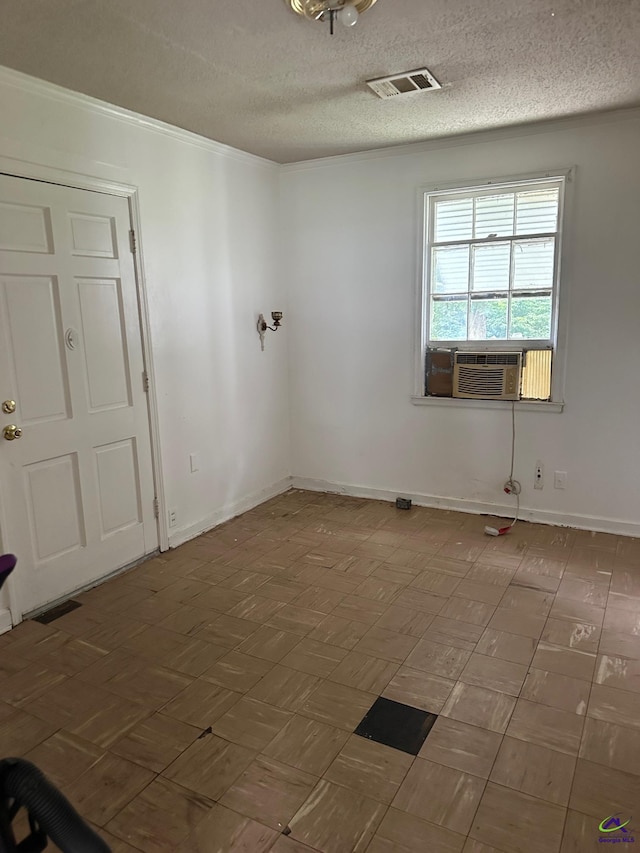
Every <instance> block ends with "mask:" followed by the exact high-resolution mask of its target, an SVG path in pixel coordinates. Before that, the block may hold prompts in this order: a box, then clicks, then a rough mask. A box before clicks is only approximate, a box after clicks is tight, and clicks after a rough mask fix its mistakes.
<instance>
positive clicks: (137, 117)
mask: <svg viewBox="0 0 640 853" xmlns="http://www.w3.org/2000/svg"><path fill="white" fill-rule="evenodd" d="M0 84H4V85H7V86H10V87H12V88H14V89H19V90H21V91H22V92H28V93H29V94H32V95H39V96H41V97H44V98H47V99H48V100H50V101H57V102H58V103H64V104H70V105H72V106H75V107H79V108H80V109H83V110H86V111H88V112H92V113H95V114H97V115H102V116H108V117H109V118H113V119H116V120H117V121H121V122H123V124H128V125H133V126H134V127H138V128H143V129H144V130H149V131H151V132H152V133H157V134H159V135H161V136H165V137H168V138H169V139H174V140H176V141H178V142H183V143H187V144H188V145H192V146H193V147H194V148H199V149H200V150H202V151H209V152H212V153H214V154H220V155H221V156H223V157H228V158H231V159H233V160H239V161H240V162H242V163H251V164H253V165H255V166H263V167H264V166H268V167H270V168H273V167H277V166H278V165H279V164H278V163H276V162H275V161H273V160H268V159H266V158H265V157H259V156H258V155H257V154H250V153H249V152H248V151H241V150H240V149H239V148H233V147H232V146H231V145H225V144H224V143H222V142H216V141H215V140H213V139H208V138H207V137H206V136H200V134H198V133H193V132H192V131H190V130H184V129H183V128H181V127H176V126H175V125H172V124H168V123H167V122H164V121H160V120H159V119H155V118H150V117H149V116H144V115H142V114H140V113H135V112H133V111H132V110H127V109H125V108H124V107H118V106H116V105H115V104H109V103H107V102H106V101H101V100H99V99H98V98H92V97H91V96H90V95H84V94H82V93H81V92H74V91H72V90H71V89H65V88H64V87H63V86H58V85H57V84H55V83H49V82H48V81H47V80H41V79H40V78H38V77H31V76H30V75H29V74H24V73H23V72H22V71H15V70H14V69H13V68H7V67H6V66H2V65H0Z"/></svg>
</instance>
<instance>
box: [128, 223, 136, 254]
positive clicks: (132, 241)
mask: <svg viewBox="0 0 640 853" xmlns="http://www.w3.org/2000/svg"><path fill="white" fill-rule="evenodd" d="M129 247H130V248H131V254H132V255H135V253H136V232H135V231H134V230H133V228H132V229H131V231H129Z"/></svg>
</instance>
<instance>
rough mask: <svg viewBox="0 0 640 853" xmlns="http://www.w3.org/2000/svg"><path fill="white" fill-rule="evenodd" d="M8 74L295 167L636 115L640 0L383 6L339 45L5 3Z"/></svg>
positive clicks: (89, 3)
mask: <svg viewBox="0 0 640 853" xmlns="http://www.w3.org/2000/svg"><path fill="white" fill-rule="evenodd" d="M0 64H2V65H7V66H9V67H11V68H15V69H18V70H20V71H23V72H26V73H27V74H31V75H33V76H35V77H40V78H43V79H45V80H49V81H51V82H54V83H57V84H59V85H61V86H66V87H67V88H69V89H73V90H75V91H78V92H84V93H86V94H88V95H92V96H94V97H96V98H101V99H102V100H104V101H108V102H110V103H112V104H117V105H119V106H122V107H126V108H128V109H130V110H134V111H136V112H139V113H143V114H145V115H148V116H152V117H154V118H158V119H161V120H163V121H166V122H169V123H171V124H174V125H177V126H179V127H183V128H186V129H188V130H191V131H194V132H196V133H199V134H202V135H203V136H207V137H209V138H211V139H215V140H217V141H219V142H223V143H226V144H228V145H232V146H234V147H236V148H239V149H242V150H244V151H250V152H253V153H254V154H259V155H261V156H263V157H268V158H269V159H272V160H275V161H277V162H280V163H288V162H293V161H297V160H305V159H309V158H315V157H324V156H329V155H334V154H342V153H347V152H353V151H363V150H367V149H372V148H379V147H383V146H388V145H395V144H401V143H408V142H417V141H421V140H425V139H430V138H434V137H442V136H450V135H454V134H459V133H468V132H470V131H475V130H484V129H487V128H492V127H504V126H506V125H513V124H522V123H525V122H534V121H540V120H543V119H548V118H555V117H560V116H568V115H576V114H583V113H587V112H593V111H601V110H609V109H615V108H624V107H631V106H637V105H638V104H640V0H555V2H554V1H553V0H500V2H499V0H378V2H377V4H376V5H375V6H374V7H373V8H372V9H371V10H370V11H368V12H366V13H365V14H364V15H362V16H361V18H360V22H359V23H358V25H357V26H356V27H354V28H353V29H350V30H346V29H344V28H343V27H341V26H338V27H337V30H336V35H334V36H333V37H332V36H330V35H329V30H328V27H327V26H325V25H323V24H320V23H315V22H312V21H307V20H304V19H302V18H300V17H298V16H297V15H294V14H293V13H292V12H291V11H290V10H289V9H288V8H287V6H286V4H285V2H284V0H18V2H16V0H0ZM425 65H426V66H427V67H428V68H429V69H430V70H431V71H432V72H433V74H435V76H436V77H437V78H438V79H439V80H440V82H441V83H442V84H443V86H444V88H443V89H442V90H440V91H436V92H430V93H421V94H416V95H411V96H409V97H406V98H397V99H393V98H392V99H389V100H385V101H383V100H380V99H378V98H377V97H376V96H375V95H374V94H373V93H372V92H371V91H370V90H369V89H368V88H367V87H366V86H365V85H364V81H365V80H366V79H367V78H370V77H378V76H383V75H386V74H391V73H396V72H400V71H405V70H408V69H413V68H418V67H422V66H425Z"/></svg>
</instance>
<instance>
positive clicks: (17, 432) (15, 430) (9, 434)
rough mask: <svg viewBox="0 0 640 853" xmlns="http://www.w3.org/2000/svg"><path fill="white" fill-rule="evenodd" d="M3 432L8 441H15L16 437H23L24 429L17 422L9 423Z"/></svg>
mask: <svg viewBox="0 0 640 853" xmlns="http://www.w3.org/2000/svg"><path fill="white" fill-rule="evenodd" d="M2 434H3V436H4V437H5V438H6V439H7V441H13V439H14V438H22V429H21V428H20V427H18V426H16V425H15V424H9V426H6V427H5V428H4V429H3V430H2Z"/></svg>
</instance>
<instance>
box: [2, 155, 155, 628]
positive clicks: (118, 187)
mask: <svg viewBox="0 0 640 853" xmlns="http://www.w3.org/2000/svg"><path fill="white" fill-rule="evenodd" d="M0 175H8V176H9V177H12V178H26V179H27V180H32V181H39V182H40V183H45V184H58V185H60V186H64V187H69V188H70V189H77V190H89V191H90V192H99V193H103V194H105V195H112V196H119V197H121V198H125V199H126V200H127V203H128V207H129V220H130V223H131V228H132V229H133V231H134V233H135V241H136V250H135V252H132V255H133V266H134V272H135V280H136V292H137V296H138V311H139V313H140V323H139V327H140V338H141V341H142V359H143V364H144V369H145V371H146V373H147V376H148V378H149V390H148V392H147V394H146V397H147V414H148V419H149V436H150V441H151V467H152V476H153V483H154V491H155V495H154V497H155V498H156V499H157V501H158V518H157V519H156V525H157V530H158V546H159V549H160V551H168V550H169V529H168V524H167V515H166V512H165V507H166V498H165V488H164V476H163V470H162V457H161V453H160V419H159V415H158V397H157V394H156V383H155V370H154V363H153V348H152V344H151V323H150V320H149V302H148V298H147V286H146V276H145V268H144V257H143V251H142V227H141V222H140V196H139V191H138V188H137V187H136V186H133V185H131V184H123V183H119V182H116V181H109V180H104V179H103V178H98V177H95V176H93V175H84V174H80V173H77V172H70V171H67V170H66V169H56V168H53V167H49V166H43V165H40V164H38V163H25V162H23V161H20V160H15V159H13V158H10V157H3V156H0ZM3 530H7V523H6V516H5V513H4V510H3V506H2V495H1V493H0V553H1V552H2V542H3V535H2V532H3ZM5 589H7V591H8V597H9V610H10V612H11V620H12V623H13V625H17V624H18V623H19V622H21V621H22V616H23V614H22V613H21V612H20V609H19V605H18V598H17V595H16V587H15V581H14V579H13V578H12V577H9V578H8V580H7V583H6V585H5Z"/></svg>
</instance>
